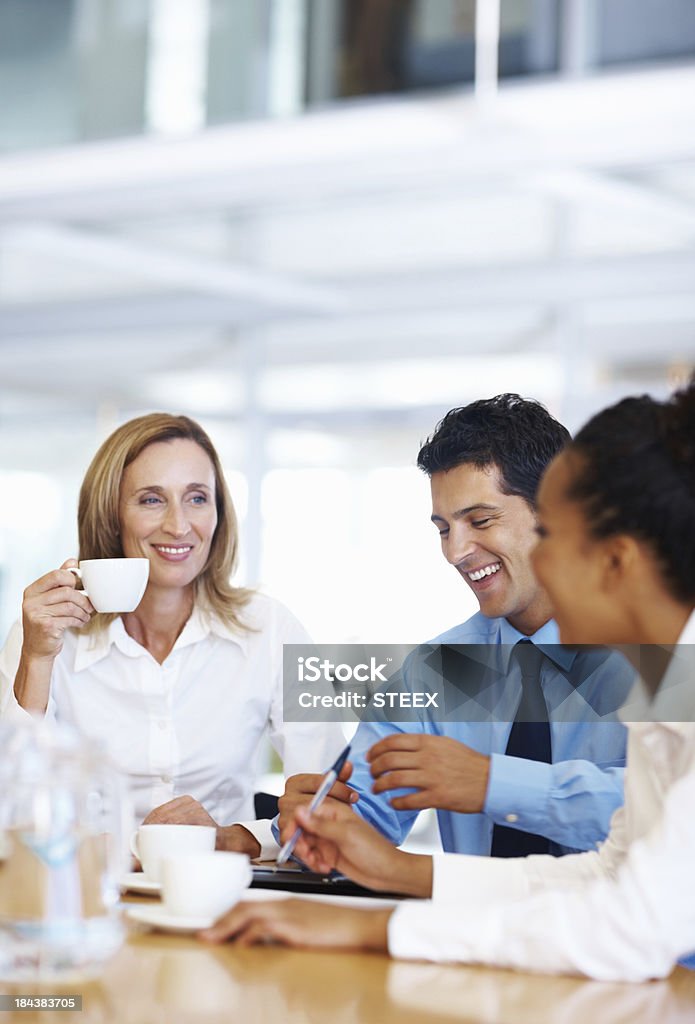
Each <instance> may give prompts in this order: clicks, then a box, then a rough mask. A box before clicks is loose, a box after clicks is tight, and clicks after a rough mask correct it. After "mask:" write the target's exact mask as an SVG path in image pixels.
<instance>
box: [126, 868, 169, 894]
mask: <svg viewBox="0 0 695 1024" xmlns="http://www.w3.org/2000/svg"><path fill="white" fill-rule="evenodd" d="M118 885H119V887H120V888H121V889H122V890H123V892H141V893H144V894H145V895H152V896H159V894H160V892H161V891H162V884H161V882H155V881H154V880H153V879H151V878H148V877H147V875H145V874H143V872H142V871H129V872H128V874H127V875H123V876H122V877H121V878H120V879H119V881H118Z"/></svg>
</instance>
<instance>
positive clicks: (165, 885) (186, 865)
mask: <svg viewBox="0 0 695 1024" xmlns="http://www.w3.org/2000/svg"><path fill="white" fill-rule="evenodd" d="M161 873H162V900H163V902H164V907H165V909H166V910H167V911H168V912H169V913H170V914H174V915H176V916H178V917H196V918H208V917H209V918H217V917H219V916H220V914H223V913H224V912H225V910H229V908H230V907H233V906H234V904H235V903H236V902H237V901H238V900H239V898H240V896H241V894H242V893H243V892H244V890H245V889H247V888H248V886H249V884H250V883H251V878H252V872H251V864H250V863H249V858H248V857H247V856H246V854H245V853H231V852H227V851H223V850H218V851H215V852H212V853H195V854H179V855H175V856H171V857H164V858H163V860H162V862H161Z"/></svg>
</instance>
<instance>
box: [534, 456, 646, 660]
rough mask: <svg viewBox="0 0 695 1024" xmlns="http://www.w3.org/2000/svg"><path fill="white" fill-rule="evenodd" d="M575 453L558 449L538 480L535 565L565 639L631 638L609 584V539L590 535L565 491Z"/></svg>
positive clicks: (578, 507)
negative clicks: (560, 451) (628, 635)
mask: <svg viewBox="0 0 695 1024" xmlns="http://www.w3.org/2000/svg"><path fill="white" fill-rule="evenodd" d="M577 459H578V456H577V455H576V454H572V453H570V452H562V453H560V455H558V456H556V458H555V459H553V461H552V462H551V463H550V465H549V467H548V469H547V470H546V472H545V475H544V476H543V479H542V480H541V485H540V488H539V490H538V507H537V512H538V526H537V532H538V542H537V544H536V547H535V549H534V551H533V554H532V562H533V569H534V572H535V574H536V576H537V577H538V579H539V581H540V582H541V583H542V585H543V587H544V589H545V590H546V591H547V593H548V595H549V597H550V602H551V604H552V609H553V616H554V618H555V621H556V622H557V624H558V627H559V630H560V640H561V642H562V643H563V644H609V643H623V642H629V640H630V638H629V637H626V635H625V628H626V623H625V613H624V610H623V609H622V607H621V605H620V602H619V601H617V600H616V596H615V594H614V593H613V592H612V590H611V589H610V587H608V586H607V581H608V579H609V576H610V559H611V553H610V541H608V540H601V539H596V538H593V537H592V536H591V534H590V532H589V530H588V524H587V522H586V519H585V516H584V511H583V509H582V506H581V505H580V504H579V503H578V502H576V501H573V500H571V499H570V498H568V496H567V495H568V491H569V488H570V487H571V484H572V481H573V479H574V476H575V472H576V470H577V467H578V462H577Z"/></svg>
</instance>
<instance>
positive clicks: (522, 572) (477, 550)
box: [431, 463, 550, 635]
mask: <svg viewBox="0 0 695 1024" xmlns="http://www.w3.org/2000/svg"><path fill="white" fill-rule="evenodd" d="M431 485H432V522H433V523H434V524H435V526H436V527H437V529H438V530H439V535H440V537H441V539H442V553H443V554H444V557H445V558H446V560H447V561H448V562H450V563H451V564H452V565H453V566H455V568H456V569H457V570H458V572H459V573H460V574H461V576H462V577H463V579H464V580H465V581H466V583H467V584H468V586H469V587H470V588H471V590H472V591H473V593H474V594H475V596H476V598H477V600H478V603H479V605H480V610H481V612H482V613H483V615H486V616H488V617H489V618H505V619H508V620H509V622H510V623H511V624H512V625H513V626H514V627H515V628H516V629H518V630H519V631H520V632H521V633H525V634H527V635H529V634H531V633H535V632H536V630H537V629H540V627H541V626H542V625H543V624H544V623H545V622H547V621H548V619H549V618H550V605H549V602H548V598H547V596H546V594H545V592H544V591H543V589H542V588H541V586H540V584H539V583H538V582H537V580H536V578H535V576H534V574H533V570H532V568H531V552H532V550H533V548H534V547H535V544H536V539H537V538H536V533H535V526H536V518H535V515H534V513H533V511H532V510H531V508H530V507H529V506H528V504H527V503H526V501H525V500H524V499H523V498H520V497H518V496H517V495H509V494H503V493H502V491H501V490H500V487H499V471H498V470H497V468H496V467H494V466H488V467H486V468H485V469H478V467H477V466H473V465H469V464H466V463H464V464H462V465H460V466H455V467H454V468H453V469H449V470H446V471H445V472H444V471H443V472H439V473H433V474H432V478H431Z"/></svg>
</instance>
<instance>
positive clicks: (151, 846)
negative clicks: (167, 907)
mask: <svg viewBox="0 0 695 1024" xmlns="http://www.w3.org/2000/svg"><path fill="white" fill-rule="evenodd" d="M216 836H217V829H215V828H214V826H212V825H141V826H140V828H139V829H137V830H136V831H135V832H134V833H133V835H132V837H131V840H130V849H131V850H132V852H133V855H134V856H135V857H137V858H138V860H139V861H140V863H141V864H142V870H143V872H144V874H145V876H146V877H147V878H149V879H150V880H151V881H153V882H161V880H162V877H161V870H160V869H161V861H162V860H163V859H164V858H165V857H171V856H174V855H175V854H203V853H211V852H212V851H213V850H214V849H215V839H216Z"/></svg>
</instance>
